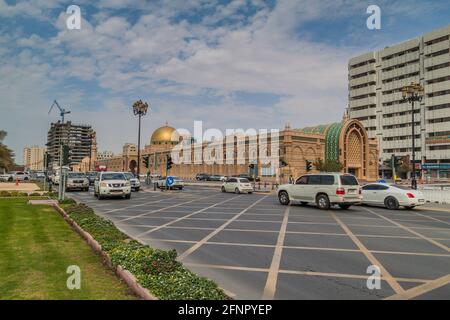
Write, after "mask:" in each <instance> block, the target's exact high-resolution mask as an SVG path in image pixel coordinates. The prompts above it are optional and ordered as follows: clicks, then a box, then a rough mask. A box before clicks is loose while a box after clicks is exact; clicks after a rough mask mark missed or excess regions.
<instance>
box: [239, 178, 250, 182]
mask: <svg viewBox="0 0 450 320" xmlns="http://www.w3.org/2000/svg"><path fill="white" fill-rule="evenodd" d="M239 181H240V182H241V183H249V182H250V181H248V179H239Z"/></svg>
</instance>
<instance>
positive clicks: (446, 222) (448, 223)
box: [412, 212, 450, 226]
mask: <svg viewBox="0 0 450 320" xmlns="http://www.w3.org/2000/svg"><path fill="white" fill-rule="evenodd" d="M412 213H413V214H415V215H418V216H421V217H424V218H428V219H431V220H434V221H437V222H441V223H445V224H447V225H449V226H450V222H448V221H444V220H441V219H438V218H435V217H430V216H426V215H424V214H421V213H417V212H412Z"/></svg>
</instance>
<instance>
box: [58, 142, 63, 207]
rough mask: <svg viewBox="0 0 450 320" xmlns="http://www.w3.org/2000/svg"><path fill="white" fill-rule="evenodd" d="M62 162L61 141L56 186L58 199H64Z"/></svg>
mask: <svg viewBox="0 0 450 320" xmlns="http://www.w3.org/2000/svg"><path fill="white" fill-rule="evenodd" d="M62 164H63V143H62V141H61V142H60V143H59V186H58V200H59V201H62V200H64V195H63V191H62V189H63V169H62Z"/></svg>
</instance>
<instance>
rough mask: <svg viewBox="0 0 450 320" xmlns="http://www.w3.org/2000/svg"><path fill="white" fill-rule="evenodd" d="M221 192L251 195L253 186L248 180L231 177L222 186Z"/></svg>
mask: <svg viewBox="0 0 450 320" xmlns="http://www.w3.org/2000/svg"><path fill="white" fill-rule="evenodd" d="M221 190H222V192H234V193H248V194H251V193H253V186H252V184H251V183H250V181H249V180H248V179H245V178H237V177H231V178H228V179H227V180H226V181H225V182H224V183H223V185H222V188H221Z"/></svg>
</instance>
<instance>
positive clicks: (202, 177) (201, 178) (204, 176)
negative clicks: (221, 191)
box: [195, 173, 210, 181]
mask: <svg viewBox="0 0 450 320" xmlns="http://www.w3.org/2000/svg"><path fill="white" fill-rule="evenodd" d="M209 176H210V175H209V174H206V173H198V174H197V175H196V176H195V180H198V181H206V180H208V178H209Z"/></svg>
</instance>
